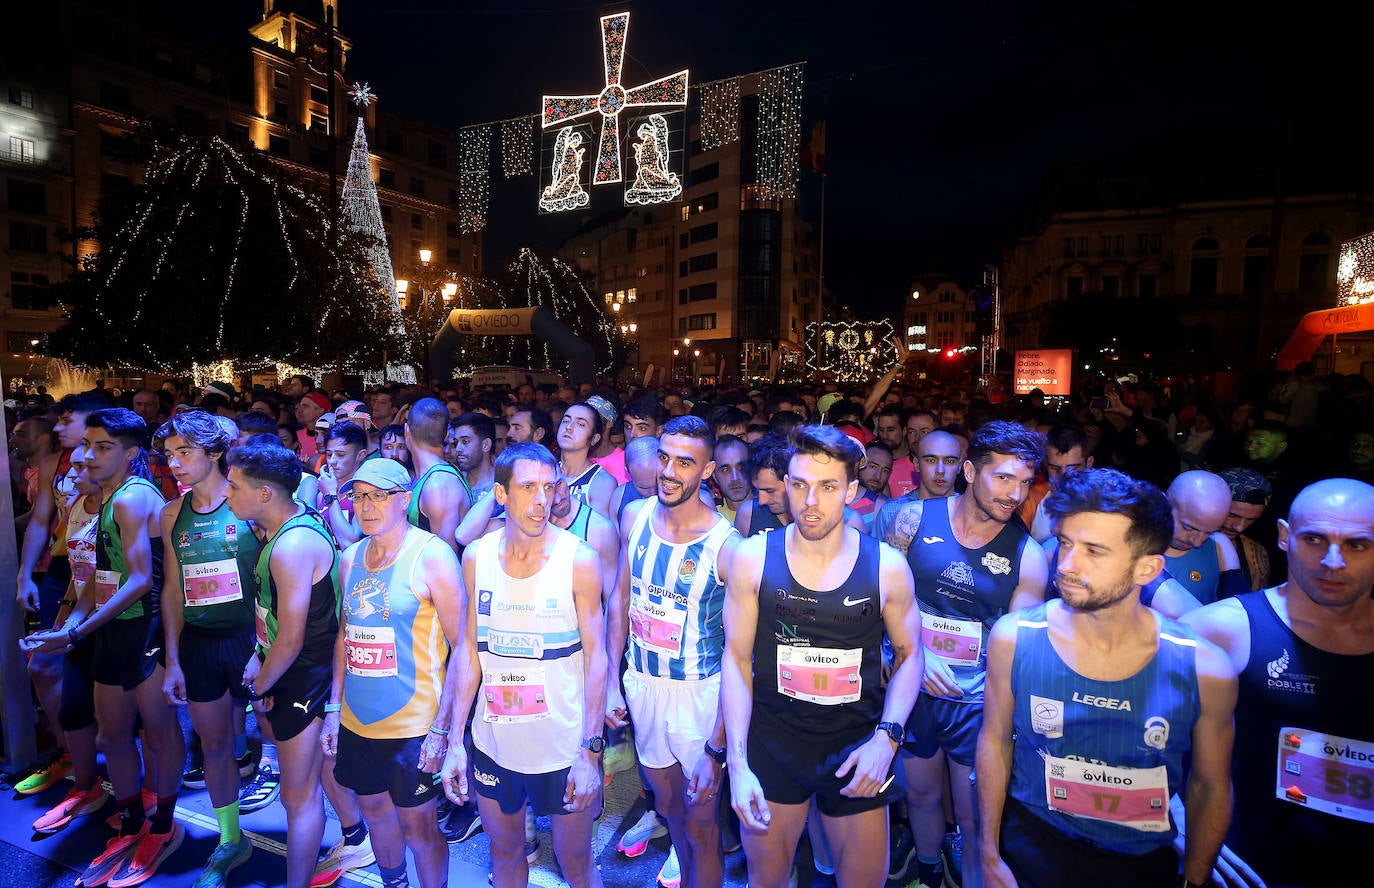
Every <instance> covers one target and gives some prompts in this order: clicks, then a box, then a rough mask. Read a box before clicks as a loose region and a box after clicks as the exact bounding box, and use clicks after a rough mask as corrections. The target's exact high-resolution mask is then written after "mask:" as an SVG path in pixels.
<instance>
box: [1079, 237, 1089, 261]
mask: <svg viewBox="0 0 1374 888" xmlns="http://www.w3.org/2000/svg"><path fill="white" fill-rule="evenodd" d="M1078 255H1080V256H1086V255H1088V239H1087V238H1086V237H1080V238H1079V239H1078Z"/></svg>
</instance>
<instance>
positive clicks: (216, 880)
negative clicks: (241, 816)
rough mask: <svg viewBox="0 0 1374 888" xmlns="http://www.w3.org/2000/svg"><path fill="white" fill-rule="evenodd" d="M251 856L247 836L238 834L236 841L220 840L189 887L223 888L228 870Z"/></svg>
mask: <svg viewBox="0 0 1374 888" xmlns="http://www.w3.org/2000/svg"><path fill="white" fill-rule="evenodd" d="M252 856H253V843H252V842H250V841H248V837H247V836H242V835H241V836H239V840H238V841H237V842H220V843H219V844H218V845H217V846H215V850H214V851H213V852H211V854H210V859H209V860H207V861H205V870H204V871H203V872H202V873H201V874H200V875H199V876H197V877H196V882H195V884H194V885H192V886H191V888H224V886H225V884H226V883H227V882H228V879H229V872H230V871H231V870H233V869H234V868H235V867H238V866H241V865H243V864H244V863H246V862H247V860H248V858H250V857H252Z"/></svg>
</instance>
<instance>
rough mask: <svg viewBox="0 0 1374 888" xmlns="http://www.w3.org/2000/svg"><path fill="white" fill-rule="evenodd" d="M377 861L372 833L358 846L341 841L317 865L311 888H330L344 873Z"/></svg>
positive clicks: (311, 879)
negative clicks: (373, 850)
mask: <svg viewBox="0 0 1374 888" xmlns="http://www.w3.org/2000/svg"><path fill="white" fill-rule="evenodd" d="M376 861H377V855H375V854H373V853H372V835H371V833H369V834H368V835H367V836H366V837H364V839H363V840H362V841H361V842H359V843H358V844H356V845H349V844H346V843H345V842H344V840H343V839H340V840H339V841H338V843H337V844H336V845H335V846H334V847H332V848H330V849H329V853H328V854H326V855H325V856H324V857H322V858H320V862H319V863H317V864H315V875H313V876H311V877H310V888H329V886H330V885H333V884H334V883H335V882H337V881H339V880H340V879H342V878H343V875H344V873H346V872H350V871H352V870H355V869H359V868H360V867H364V866H371V865H372V864H373V863H376Z"/></svg>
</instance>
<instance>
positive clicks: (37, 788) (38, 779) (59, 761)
mask: <svg viewBox="0 0 1374 888" xmlns="http://www.w3.org/2000/svg"><path fill="white" fill-rule="evenodd" d="M71 770H72V757H71V756H69V755H67V754H66V753H65V752H64V753H62V754H61V755H59V756H58V757H57V758H55V759H53V760H52V761H50V762H48V763H47V764H46V765H44V766H43V767H41V768H39V769H38V770H36V771H34V772H33V773H32V774H30V775H29V776H27V777H25V778H24V779H23V780H20V781H19V782H18V783H16V784H14V791H15V792H17V793H19V795H33V794H34V793H39V792H42V791H43V790H45V789H47V788H49V787H51V786H52V785H53V784H55V783H57V781H59V780H61V779H62V778H63V777H66V776H67V775H68V774H70V773H71Z"/></svg>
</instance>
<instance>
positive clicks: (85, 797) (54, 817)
mask: <svg viewBox="0 0 1374 888" xmlns="http://www.w3.org/2000/svg"><path fill="white" fill-rule="evenodd" d="M107 798H109V796H107V795H105V790H103V789H101V788H100V787H98V786H93V787H91V788H90V789H88V790H85V791H84V792H83V791H82V790H79V789H77V788H76V787H72V788H71V789H69V790H68V791H67V794H66V795H65V796H64V797H63V798H62V801H60V802H58V803H57V805H55V806H54V807H53V808H51V809H50V810H49V811H48V813H46V814H44V815H43V816H42V817H40V818H38V819H37V820H35V821H34V822H33V831H34V832H36V833H42V834H43V835H51V834H53V833H55V832H57V831H58V830H60V829H61V828H62V827H64V826H66V825H67V824H69V823H71V822H72V821H73V820H75V819H76V818H78V817H80V816H82V815H83V814H94V813H95V812H96V811H99V810H100V809H101V808H103V807H104V806H105V799H107Z"/></svg>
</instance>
